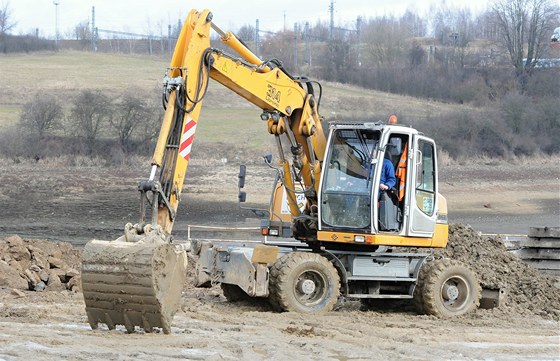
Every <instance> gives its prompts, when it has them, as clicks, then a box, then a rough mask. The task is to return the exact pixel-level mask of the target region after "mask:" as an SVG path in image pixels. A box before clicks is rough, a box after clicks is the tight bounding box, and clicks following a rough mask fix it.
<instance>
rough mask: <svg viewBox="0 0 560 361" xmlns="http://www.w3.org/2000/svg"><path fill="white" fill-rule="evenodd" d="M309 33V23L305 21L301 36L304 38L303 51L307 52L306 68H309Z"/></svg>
mask: <svg viewBox="0 0 560 361" xmlns="http://www.w3.org/2000/svg"><path fill="white" fill-rule="evenodd" d="M309 32H310V31H309V21H306V22H305V28H304V31H303V35H304V37H305V50H306V51H307V66H308V67H309V68H311V36H310V34H309Z"/></svg>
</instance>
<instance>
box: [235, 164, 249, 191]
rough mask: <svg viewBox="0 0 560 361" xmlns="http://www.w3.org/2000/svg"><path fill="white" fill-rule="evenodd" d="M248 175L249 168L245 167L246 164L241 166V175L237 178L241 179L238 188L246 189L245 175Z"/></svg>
mask: <svg viewBox="0 0 560 361" xmlns="http://www.w3.org/2000/svg"><path fill="white" fill-rule="evenodd" d="M246 173H247V167H246V166H245V164H241V165H240V166H239V175H238V176H237V178H239V180H238V182H237V186H238V187H239V188H243V187H245V174H246Z"/></svg>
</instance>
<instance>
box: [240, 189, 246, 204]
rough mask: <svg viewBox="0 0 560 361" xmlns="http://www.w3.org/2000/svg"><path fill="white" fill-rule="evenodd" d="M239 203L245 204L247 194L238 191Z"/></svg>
mask: <svg viewBox="0 0 560 361" xmlns="http://www.w3.org/2000/svg"><path fill="white" fill-rule="evenodd" d="M238 198H239V203H245V202H246V201H247V193H245V192H243V191H239V196H238Z"/></svg>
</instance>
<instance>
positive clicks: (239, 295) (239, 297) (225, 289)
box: [220, 283, 250, 302]
mask: <svg viewBox="0 0 560 361" xmlns="http://www.w3.org/2000/svg"><path fill="white" fill-rule="evenodd" d="M220 287H221V288H222V293H223V294H224V297H225V298H226V299H227V300H228V301H229V302H237V301H243V300H247V299H249V298H250V296H249V295H248V294H246V293H245V291H243V290H242V289H241V287H239V286H238V285H231V284H229V283H222V284H220Z"/></svg>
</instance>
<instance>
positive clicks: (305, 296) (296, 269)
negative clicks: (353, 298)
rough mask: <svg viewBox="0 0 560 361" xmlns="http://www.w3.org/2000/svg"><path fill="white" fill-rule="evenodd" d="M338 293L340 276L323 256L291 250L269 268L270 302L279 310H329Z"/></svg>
mask: <svg viewBox="0 0 560 361" xmlns="http://www.w3.org/2000/svg"><path fill="white" fill-rule="evenodd" d="M339 295H340V277H339V275H338V272H337V271H336V269H335V268H334V266H333V265H332V263H330V262H329V261H328V260H327V259H326V258H325V257H323V256H321V255H319V254H317V253H308V252H292V253H288V254H287V255H285V256H283V257H282V258H280V259H278V260H277V261H276V262H275V263H274V265H273V266H272V268H271V269H270V297H269V300H270V303H271V304H272V306H273V307H275V308H277V309H279V310H281V311H290V312H300V313H319V312H328V311H331V310H332V309H333V308H334V306H335V304H336V302H337V301H338V296H339Z"/></svg>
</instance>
